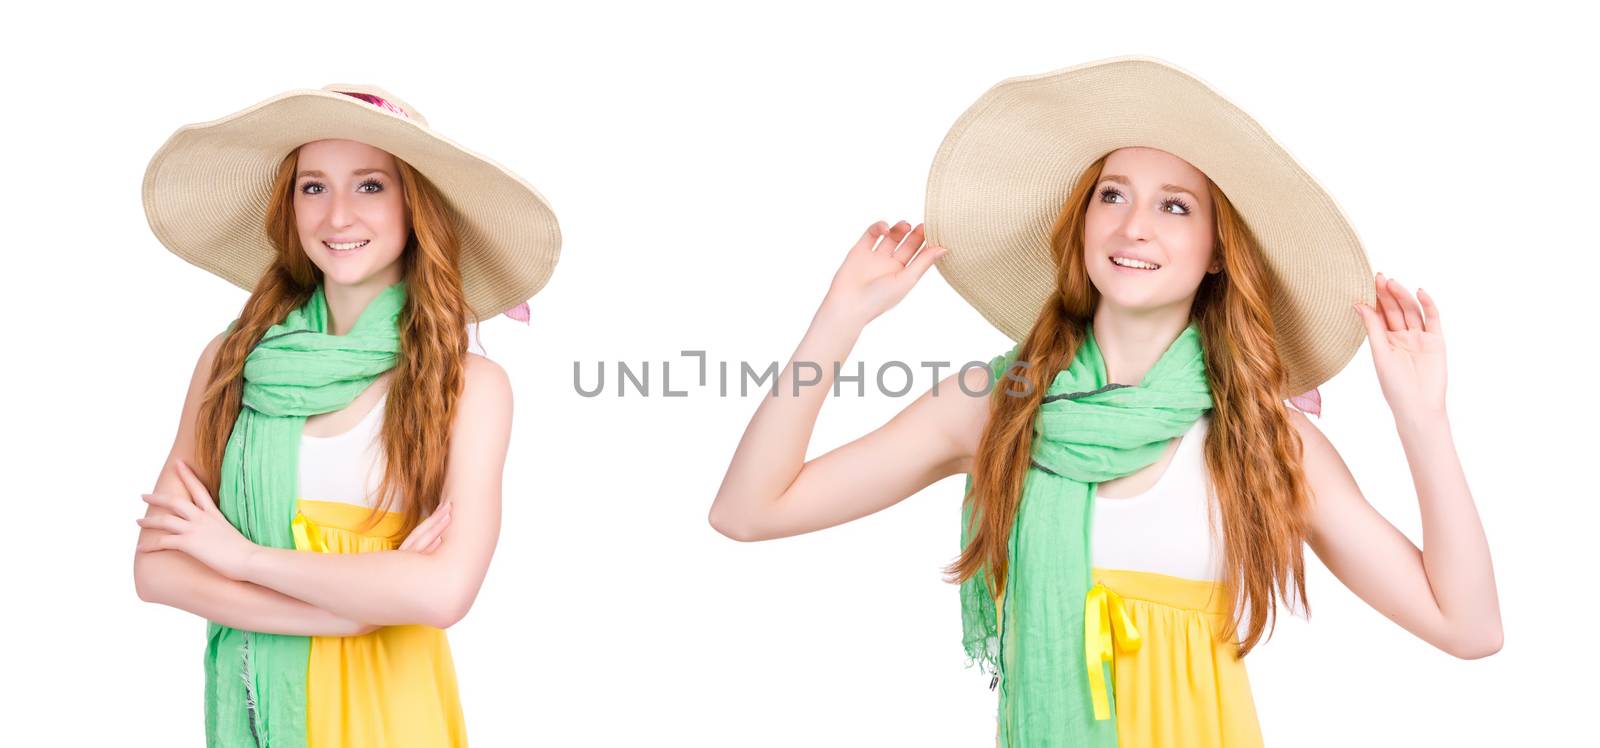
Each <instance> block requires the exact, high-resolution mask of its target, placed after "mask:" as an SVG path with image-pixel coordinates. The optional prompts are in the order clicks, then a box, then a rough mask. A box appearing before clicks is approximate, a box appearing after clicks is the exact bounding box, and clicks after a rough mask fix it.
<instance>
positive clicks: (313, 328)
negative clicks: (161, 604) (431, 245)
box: [205, 282, 406, 748]
mask: <svg viewBox="0 0 1600 748" xmlns="http://www.w3.org/2000/svg"><path fill="white" fill-rule="evenodd" d="M405 301H406V289H405V283H403V282H401V283H396V284H394V285H392V286H389V287H388V288H385V289H384V290H383V291H381V292H379V293H378V295H377V296H376V297H375V298H373V300H372V301H371V302H369V303H368V304H367V307H366V309H363V310H362V312H361V315H360V317H358V318H357V319H356V322H355V325H354V326H352V327H351V328H350V332H349V333H348V334H345V335H330V334H328V333H327V329H328V303H327V299H326V297H325V296H324V295H323V289H322V286H321V285H318V286H317V289H316V290H315V291H313V292H312V294H311V298H310V299H309V300H307V301H306V303H305V304H303V305H301V306H300V307H299V308H296V309H294V310H293V311H291V312H289V313H288V314H287V315H286V316H285V317H284V319H283V321H282V322H280V323H278V324H276V325H273V326H272V327H271V328H269V329H268V330H267V331H266V333H264V334H263V335H262V336H261V341H260V342H259V343H257V344H256V347H255V348H254V349H252V350H251V351H250V355H249V356H248V357H246V358H245V363H244V397H243V403H242V407H240V408H239V417H238V419H237V420H235V421H234V423H233V433H232V435H231V436H229V438H228V445H227V448H226V451H225V452H224V453H223V458H222V474H221V481H220V484H221V485H220V487H219V490H218V492H217V493H218V501H217V505H218V508H220V509H221V510H222V513H223V515H225V516H226V517H227V518H228V521H229V522H232V523H233V525H234V527H237V528H239V532H240V533H242V534H243V535H244V536H245V537H246V538H249V539H250V541H251V542H254V543H257V544H259V545H263V546H268V547H272V548H293V547H294V536H293V534H292V532H291V527H290V523H291V522H292V521H293V519H294V514H295V512H296V503H297V501H298V499H299V493H300V478H299V460H300V435H301V430H302V429H303V428H304V426H305V421H306V417H307V416H310V415H315V414H317V413H327V412H330V411H335V410H339V409H341V408H343V407H345V406H346V405H349V404H350V401H351V400H354V399H355V397H356V395H359V394H361V391H362V390H364V389H366V388H367V385H369V384H371V383H372V380H373V379H375V378H377V376H378V375H379V374H382V373H384V372H385V371H388V370H389V369H390V368H392V367H393V366H394V365H395V360H396V357H397V353H398V352H399V350H400V333H399V318H400V312H401V310H402V309H403V308H404V307H405ZM231 326H232V325H231V324H230V327H231ZM206 640H207V643H206V663H205V667H206V691H205V693H206V700H205V701H206V745H208V746H213V747H216V746H224V747H226V748H232V747H233V746H251V747H255V746H269V747H270V748H298V747H300V746H304V745H305V744H306V669H307V666H308V663H309V660H310V656H311V640H310V639H309V638H308V637H304V636H282V635H278V634H264V633H258V632H253V631H241V630H238V629H234V628H229V627H227V626H223V625H221V624H219V623H216V622H212V621H208V622H207V626H206Z"/></svg>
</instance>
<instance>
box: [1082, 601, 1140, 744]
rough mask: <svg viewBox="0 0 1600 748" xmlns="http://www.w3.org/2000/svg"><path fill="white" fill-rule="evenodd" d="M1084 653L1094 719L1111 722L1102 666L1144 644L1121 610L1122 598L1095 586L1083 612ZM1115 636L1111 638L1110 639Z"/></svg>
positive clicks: (1131, 619) (1129, 619) (1128, 617)
mask: <svg viewBox="0 0 1600 748" xmlns="http://www.w3.org/2000/svg"><path fill="white" fill-rule="evenodd" d="M1083 629H1084V631H1083V634H1084V635H1083V641H1084V652H1085V654H1086V655H1088V658H1087V659H1088V663H1089V695H1090V697H1092V698H1093V700H1094V718H1095V719H1097V720H1102V719H1111V704H1110V702H1109V701H1108V700H1107V697H1106V678H1105V670H1104V667H1103V666H1104V664H1105V663H1108V662H1111V661H1112V658H1113V657H1115V656H1116V653H1115V650H1114V649H1113V648H1115V649H1120V650H1122V651H1123V652H1135V651H1138V649H1139V645H1140V644H1142V643H1143V640H1142V639H1140V638H1139V630H1138V629H1136V628H1134V626H1133V618H1132V617H1131V616H1129V615H1128V611H1127V609H1126V608H1124V607H1122V597H1121V596H1120V595H1118V594H1117V593H1115V592H1112V591H1111V588H1109V587H1107V586H1105V585H1104V584H1102V583H1100V582H1095V584H1094V586H1093V587H1091V588H1089V594H1088V596H1087V597H1086V598H1085V602H1084V608H1083ZM1113 634H1114V635H1113Z"/></svg>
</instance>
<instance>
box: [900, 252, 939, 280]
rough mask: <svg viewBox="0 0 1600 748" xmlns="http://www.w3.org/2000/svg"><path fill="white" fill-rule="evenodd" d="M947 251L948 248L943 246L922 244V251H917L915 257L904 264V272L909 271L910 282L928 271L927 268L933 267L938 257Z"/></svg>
mask: <svg viewBox="0 0 1600 748" xmlns="http://www.w3.org/2000/svg"><path fill="white" fill-rule="evenodd" d="M949 252H950V250H948V249H945V248H944V247H940V246H935V245H932V244H928V245H925V246H923V248H922V251H920V252H918V253H917V256H916V258H914V259H913V260H911V262H910V263H908V264H907V265H906V269H905V271H904V272H907V273H910V274H911V280H912V282H915V281H916V280H917V279H919V278H921V277H922V275H923V273H926V272H928V268H931V267H933V264H934V263H935V262H938V261H939V258H940V257H943V256H945V255H946V254H948V253H949Z"/></svg>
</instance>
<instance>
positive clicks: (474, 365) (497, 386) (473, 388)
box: [462, 353, 511, 402]
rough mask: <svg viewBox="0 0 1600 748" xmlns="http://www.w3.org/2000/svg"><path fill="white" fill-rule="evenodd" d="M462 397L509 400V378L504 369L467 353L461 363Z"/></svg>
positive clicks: (492, 362)
mask: <svg viewBox="0 0 1600 748" xmlns="http://www.w3.org/2000/svg"><path fill="white" fill-rule="evenodd" d="M462 379H463V384H462V390H463V396H466V395H468V394H469V393H470V395H471V396H472V397H474V398H489V399H497V398H501V399H504V400H505V401H507V402H509V401H510V399H511V378H510V377H508V376H507V375H506V370H505V367H503V366H501V365H500V364H497V363H495V362H494V361H491V360H489V359H487V358H484V357H483V356H481V355H479V354H476V353H468V354H467V358H466V361H465V362H463V363H462Z"/></svg>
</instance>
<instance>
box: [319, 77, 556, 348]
mask: <svg viewBox="0 0 1600 748" xmlns="http://www.w3.org/2000/svg"><path fill="white" fill-rule="evenodd" d="M336 93H342V94H344V95H345V96H349V97H350V98H352V99H360V100H362V101H365V102H367V103H368V104H371V105H373V106H375V107H378V108H379V109H382V110H384V111H386V112H394V113H395V114H398V115H400V116H402V117H405V118H406V119H411V115H409V114H406V110H404V109H401V108H400V107H398V106H396V105H395V104H394V103H392V102H390V101H389V100H388V99H385V98H383V97H382V96H374V95H372V94H368V93H356V92H354V91H337V92H336ZM505 315H506V316H507V317H510V318H512V319H514V320H516V321H518V322H521V323H522V324H525V325H526V324H529V320H530V319H531V318H532V315H531V314H530V313H529V312H528V302H526V301H524V302H522V303H521V304H518V305H516V306H514V307H511V308H510V309H507V310H506V311H505Z"/></svg>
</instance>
